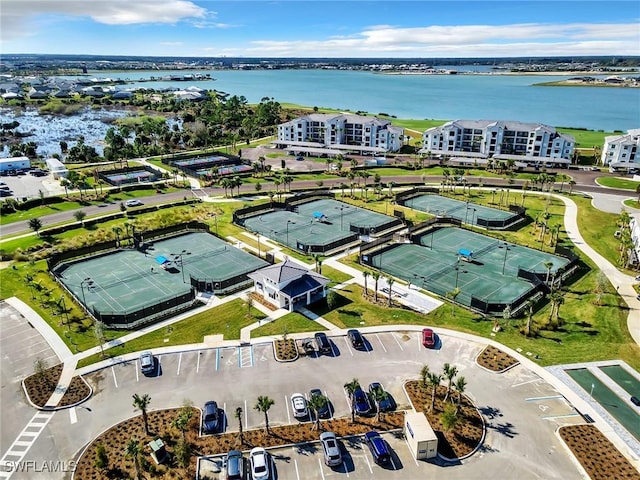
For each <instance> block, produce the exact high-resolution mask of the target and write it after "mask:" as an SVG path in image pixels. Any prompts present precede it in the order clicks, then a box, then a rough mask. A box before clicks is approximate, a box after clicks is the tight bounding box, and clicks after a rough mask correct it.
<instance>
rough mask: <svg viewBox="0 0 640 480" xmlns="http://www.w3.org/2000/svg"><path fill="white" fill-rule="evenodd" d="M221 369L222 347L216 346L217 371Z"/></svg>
mask: <svg viewBox="0 0 640 480" xmlns="http://www.w3.org/2000/svg"><path fill="white" fill-rule="evenodd" d="M218 370H220V349H219V348H216V371H218Z"/></svg>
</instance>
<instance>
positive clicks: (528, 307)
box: [524, 300, 535, 337]
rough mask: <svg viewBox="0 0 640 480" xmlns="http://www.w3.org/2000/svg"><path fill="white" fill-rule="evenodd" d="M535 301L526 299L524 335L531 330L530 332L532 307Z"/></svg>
mask: <svg viewBox="0 0 640 480" xmlns="http://www.w3.org/2000/svg"><path fill="white" fill-rule="evenodd" d="M534 305H535V303H534V301H533V300H528V301H527V303H526V304H525V310H526V312H527V321H526V323H525V326H524V335H525V336H526V337H528V336H530V335H531V334H532V333H533V332H532V327H533V307H534Z"/></svg>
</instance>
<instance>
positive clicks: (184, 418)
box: [171, 407, 193, 442]
mask: <svg viewBox="0 0 640 480" xmlns="http://www.w3.org/2000/svg"><path fill="white" fill-rule="evenodd" d="M191 417H193V410H192V409H191V408H190V407H183V408H181V409H180V411H179V412H178V415H177V416H176V418H174V419H173V420H172V421H171V426H172V427H173V428H177V429H178V430H180V434H181V436H182V441H183V442H184V441H185V432H186V431H187V427H188V426H189V421H190V420H191Z"/></svg>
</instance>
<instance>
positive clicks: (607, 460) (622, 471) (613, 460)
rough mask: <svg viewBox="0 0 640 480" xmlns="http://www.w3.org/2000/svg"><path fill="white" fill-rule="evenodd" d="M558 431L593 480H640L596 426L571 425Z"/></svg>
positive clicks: (639, 474) (629, 464)
mask: <svg viewBox="0 0 640 480" xmlns="http://www.w3.org/2000/svg"><path fill="white" fill-rule="evenodd" d="M559 433H560V438H562V440H564V443H565V444H566V445H567V447H569V450H571V453H573V455H574V456H575V457H576V459H577V460H578V462H580V465H582V467H583V468H584V469H585V470H586V472H587V473H588V474H589V477H591V480H609V479H613V478H615V479H617V480H621V479H628V480H640V473H639V472H638V471H637V470H636V469H635V468H634V467H633V465H631V463H630V462H629V461H628V460H627V459H626V458H625V457H624V456H623V455H622V454H621V453H620V451H619V450H618V449H617V448H616V447H615V446H614V445H613V444H612V443H611V442H610V441H609V440H608V439H607V437H605V436H604V435H603V434H602V432H600V430H598V429H597V428H596V427H595V425H569V426H566V427H560V430H559Z"/></svg>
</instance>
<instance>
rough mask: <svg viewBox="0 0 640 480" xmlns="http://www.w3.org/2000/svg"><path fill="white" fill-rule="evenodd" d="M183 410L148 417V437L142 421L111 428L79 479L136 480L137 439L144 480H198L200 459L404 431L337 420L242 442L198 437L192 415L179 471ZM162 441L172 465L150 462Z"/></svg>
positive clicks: (368, 421) (82, 465) (389, 424)
mask: <svg viewBox="0 0 640 480" xmlns="http://www.w3.org/2000/svg"><path fill="white" fill-rule="evenodd" d="M179 412H180V409H170V410H159V411H155V412H149V430H150V435H147V434H146V433H145V430H144V424H143V423H142V419H141V417H140V416H136V417H133V418H130V419H128V420H125V421H124V422H122V423H119V424H118V425H115V426H114V427H112V428H110V429H109V430H107V431H106V432H104V433H103V434H102V435H100V436H99V437H97V438H96V439H95V440H94V441H93V442H91V444H90V445H89V446H88V448H87V449H86V450H85V451H84V452H83V455H82V456H81V457H80V459H79V460H78V464H77V468H76V474H75V477H76V478H81V479H83V480H100V479H102V478H134V476H135V468H134V465H133V460H132V459H131V458H127V457H126V456H125V454H124V453H123V451H124V448H125V446H126V445H127V443H128V442H129V441H130V440H131V439H132V438H133V439H136V440H137V441H138V442H139V443H140V445H141V446H142V447H143V453H142V455H141V459H142V461H141V462H140V464H141V465H140V466H141V471H142V472H144V474H143V478H157V479H161V480H163V479H175V478H195V471H196V457H197V456H202V455H219V454H224V453H227V452H228V451H229V450H232V449H234V448H235V449H239V450H248V449H251V448H253V447H255V446H261V447H265V448H268V447H276V446H282V445H288V444H292V443H306V442H313V441H317V440H318V438H319V436H320V433H321V432H322V431H332V432H335V433H336V435H337V436H338V437H348V436H352V435H362V434H364V433H365V432H368V431H370V430H377V431H388V430H396V429H400V428H402V425H403V420H404V413H402V412H393V413H387V414H384V415H383V416H382V418H381V419H380V422H377V421H376V419H375V418H357V419H356V422H353V423H352V422H351V418H338V419H332V420H324V421H322V422H321V424H320V428H321V430H314V429H313V426H314V424H313V423H308V422H307V423H301V424H295V425H285V426H278V427H272V428H270V429H269V433H267V432H265V430H264V429H259V430H249V431H245V432H243V434H242V438H241V437H240V434H239V432H232V433H224V434H219V435H210V436H204V437H200V436H199V425H200V411H199V410H197V409H193V416H192V418H191V420H190V421H189V423H188V425H187V429H186V431H185V440H186V442H187V443H188V444H189V445H190V446H191V453H192V456H191V458H190V462H189V464H188V465H187V466H186V467H179V466H178V465H177V463H176V462H175V457H174V455H173V453H174V448H175V447H176V445H177V444H178V442H179V440H180V438H181V433H180V431H179V430H177V429H176V428H175V427H173V426H172V425H171V424H172V421H173V420H175V419H176V417H177V415H178V413H179ZM157 438H161V439H162V441H163V442H164V444H165V447H166V450H167V452H168V453H169V456H170V460H169V462H168V463H167V464H166V465H164V464H163V465H156V464H155V463H154V461H153V460H152V459H151V456H150V453H151V450H150V448H149V446H148V445H147V444H148V443H149V442H150V441H151V440H154V439H157ZM98 445H102V446H103V447H104V449H105V456H106V458H107V467H106V468H104V469H103V470H99V469H98V468H97V467H96V447H97V446H98Z"/></svg>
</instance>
